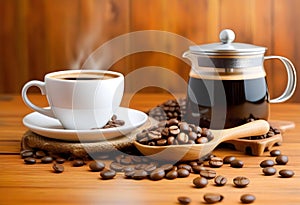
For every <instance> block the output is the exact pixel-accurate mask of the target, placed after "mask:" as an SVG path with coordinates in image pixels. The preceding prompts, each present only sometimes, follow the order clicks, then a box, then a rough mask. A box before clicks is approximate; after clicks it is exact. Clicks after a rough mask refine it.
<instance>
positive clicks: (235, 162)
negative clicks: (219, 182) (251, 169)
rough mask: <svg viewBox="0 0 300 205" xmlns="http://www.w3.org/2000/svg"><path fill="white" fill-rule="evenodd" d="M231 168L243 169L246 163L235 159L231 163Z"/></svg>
mask: <svg viewBox="0 0 300 205" xmlns="http://www.w3.org/2000/svg"><path fill="white" fill-rule="evenodd" d="M230 166H231V167H233V168H242V167H243V166H244V162H243V161H242V160H238V159H235V160H233V161H232V162H231V163H230Z"/></svg>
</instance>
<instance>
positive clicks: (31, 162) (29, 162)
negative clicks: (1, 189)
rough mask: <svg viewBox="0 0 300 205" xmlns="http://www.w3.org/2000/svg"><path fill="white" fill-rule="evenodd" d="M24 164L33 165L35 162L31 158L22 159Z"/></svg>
mask: <svg viewBox="0 0 300 205" xmlns="http://www.w3.org/2000/svg"><path fill="white" fill-rule="evenodd" d="M24 163H25V164H35V163H36V160H35V158H33V157H26V158H24Z"/></svg>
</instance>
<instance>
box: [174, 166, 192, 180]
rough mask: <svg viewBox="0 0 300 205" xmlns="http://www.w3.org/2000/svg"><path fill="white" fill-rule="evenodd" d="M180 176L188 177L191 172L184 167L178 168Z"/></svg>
mask: <svg viewBox="0 0 300 205" xmlns="http://www.w3.org/2000/svg"><path fill="white" fill-rule="evenodd" d="M177 174H178V177H180V178H184V177H188V176H189V175H190V172H189V171H188V170H186V169H184V168H181V169H178V170H177Z"/></svg>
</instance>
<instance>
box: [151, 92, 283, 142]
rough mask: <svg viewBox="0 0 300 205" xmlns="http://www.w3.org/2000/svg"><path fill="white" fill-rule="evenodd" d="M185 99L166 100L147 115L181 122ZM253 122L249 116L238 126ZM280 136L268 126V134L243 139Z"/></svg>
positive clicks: (161, 119) (274, 129) (184, 110)
mask: <svg viewBox="0 0 300 205" xmlns="http://www.w3.org/2000/svg"><path fill="white" fill-rule="evenodd" d="M186 104H187V102H186V99H185V98H181V99H179V100H178V101H176V100H168V101H166V102H163V103H162V104H160V105H157V106H156V107H154V108H152V109H150V110H149V111H148V115H149V116H150V117H152V118H154V119H156V120H158V121H165V120H170V119H174V118H175V119H177V120H183V118H184V115H185V114H186ZM253 120H257V118H255V116H253V115H250V116H249V117H248V118H247V119H243V120H241V122H240V124H241V125H242V124H245V123H247V122H251V121H253ZM277 134H280V130H279V129H277V128H274V127H272V126H270V130H269V132H268V133H266V134H264V135H260V136H250V137H245V138H243V139H247V140H259V139H266V138H269V137H273V136H274V135H277Z"/></svg>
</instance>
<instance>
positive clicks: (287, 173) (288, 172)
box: [279, 169, 295, 178]
mask: <svg viewBox="0 0 300 205" xmlns="http://www.w3.org/2000/svg"><path fill="white" fill-rule="evenodd" d="M279 174H280V176H281V177H282V178H290V177H293V176H294V175H295V173H294V171H293V170H289V169H283V170H280V171H279Z"/></svg>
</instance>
